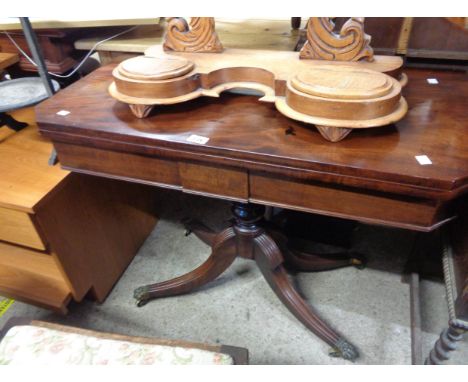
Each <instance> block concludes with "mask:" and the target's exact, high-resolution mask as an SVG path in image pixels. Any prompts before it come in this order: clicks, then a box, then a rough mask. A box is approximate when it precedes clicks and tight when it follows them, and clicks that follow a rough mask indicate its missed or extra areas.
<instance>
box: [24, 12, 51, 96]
mask: <svg viewBox="0 0 468 382" xmlns="http://www.w3.org/2000/svg"><path fill="white" fill-rule="evenodd" d="M19 19H20V22H21V26H22V28H23V32H24V36H25V37H26V41H27V42H28V46H29V50H30V51H31V54H32V56H33V59H34V62H35V63H36V65H37V70H38V72H39V75H40V76H41V79H42V82H43V84H44V87H45V89H46V92H47V94H48V95H49V97H52V96H53V95H54V93H55V92H54V86H53V85H52V80H51V79H50V76H49V73H47V67H46V64H45V62H44V57H43V56H42V52H41V48H40V47H39V43H38V42H37V37H36V34H35V33H34V31H33V29H32V26H31V22H30V21H29V18H28V17H20V18H19Z"/></svg>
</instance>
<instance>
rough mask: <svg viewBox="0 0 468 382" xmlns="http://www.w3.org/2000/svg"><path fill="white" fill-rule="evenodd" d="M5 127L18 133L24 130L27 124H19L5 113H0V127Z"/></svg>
mask: <svg viewBox="0 0 468 382" xmlns="http://www.w3.org/2000/svg"><path fill="white" fill-rule="evenodd" d="M4 125H6V126H7V127H9V128H10V129H12V130H14V131H20V130H22V129H24V128H25V127H26V126H28V124H27V123H26V122H20V121H17V120H16V119H14V118H13V117H12V116H11V115H9V114H7V113H0V127H2V126H4Z"/></svg>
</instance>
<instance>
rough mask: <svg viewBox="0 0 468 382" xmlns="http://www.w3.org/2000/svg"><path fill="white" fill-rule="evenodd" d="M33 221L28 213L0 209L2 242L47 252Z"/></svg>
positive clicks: (0, 237) (0, 238) (0, 236)
mask: <svg viewBox="0 0 468 382" xmlns="http://www.w3.org/2000/svg"><path fill="white" fill-rule="evenodd" d="M33 219H34V217H33V216H31V215H29V214H28V213H27V212H23V211H17V210H12V209H9V208H3V207H0V240H3V241H8V242H10V243H15V244H20V245H24V246H26V247H31V248H35V249H39V250H45V249H46V246H45V244H44V242H43V241H42V239H41V237H40V236H39V233H38V232H37V230H36V227H35V226H34V223H33Z"/></svg>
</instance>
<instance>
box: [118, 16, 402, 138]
mask: <svg viewBox="0 0 468 382" xmlns="http://www.w3.org/2000/svg"><path fill="white" fill-rule="evenodd" d="M332 26H333V24H332V23H331V21H330V20H329V19H328V18H317V19H314V18H311V20H310V21H309V28H308V33H307V36H308V41H307V42H306V44H305V45H304V47H303V49H302V50H301V52H300V54H299V57H300V58H301V60H300V59H299V57H298V54H297V53H294V52H273V51H260V50H241V49H226V50H225V51H224V52H223V53H222V54H218V52H220V51H221V50H222V49H223V48H222V46H221V43H220V42H219V39H218V37H217V35H216V33H215V31H214V20H213V19H211V18H194V20H192V21H191V23H190V26H189V25H188V24H187V23H184V22H183V21H181V20H180V19H171V20H170V21H169V28H168V31H167V33H166V41H165V42H164V44H163V45H162V46H155V47H152V48H149V49H148V50H147V51H146V52H145V55H144V56H139V57H134V58H131V59H128V60H126V61H124V62H122V63H121V64H120V65H119V66H118V67H117V68H116V69H115V70H114V72H113V77H114V82H113V83H112V84H111V86H110V88H109V91H110V94H111V95H112V96H113V97H114V98H116V99H118V100H120V101H122V102H125V103H127V104H129V105H130V108H131V110H132V112H133V113H134V115H136V116H137V117H138V118H144V117H146V116H148V115H149V113H150V112H151V110H152V109H153V107H154V106H155V105H168V104H175V103H180V102H184V101H188V100H191V99H194V98H197V97H200V96H209V97H219V95H220V93H221V92H223V91H225V90H228V89H232V88H247V89H253V90H257V91H260V92H262V93H263V94H264V96H263V97H261V98H260V100H261V101H264V102H272V103H274V104H275V106H276V108H277V109H278V111H279V112H281V113H282V114H284V115H286V116H287V117H289V118H291V119H294V120H298V121H302V122H305V123H308V124H314V125H316V127H317V128H318V130H319V131H320V133H321V134H322V135H323V136H324V137H325V138H326V139H327V140H329V141H332V142H337V141H340V140H342V139H343V138H344V137H346V135H348V134H349V133H350V132H351V130H352V129H356V128H369V127H376V126H384V125H388V124H390V123H394V122H396V121H398V120H400V119H401V118H403V116H404V115H405V114H406V112H407V109H408V106H407V104H406V101H405V100H404V98H403V97H402V96H401V88H402V85H404V84H405V82H406V78H405V76H402V73H401V66H402V60H401V58H399V57H386V56H375V57H374V56H373V52H372V49H371V48H370V46H369V41H370V37H369V36H367V35H366V34H365V33H364V30H363V19H362V18H353V19H350V20H349V22H348V23H346V24H345V25H344V26H343V28H342V30H341V33H340V35H337V34H336V33H335V32H334V31H333V29H332ZM163 49H164V50H166V52H164V51H163ZM200 52H203V54H200ZM398 79H400V81H401V83H400V82H399V81H398Z"/></svg>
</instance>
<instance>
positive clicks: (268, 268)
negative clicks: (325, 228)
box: [134, 203, 358, 360]
mask: <svg viewBox="0 0 468 382" xmlns="http://www.w3.org/2000/svg"><path fill="white" fill-rule="evenodd" d="M232 211H233V215H234V217H235V223H234V226H233V227H232V228H227V229H225V230H223V231H222V232H221V233H219V234H215V233H214V232H213V231H212V230H210V229H209V228H208V227H206V226H204V225H203V224H202V223H199V222H196V221H186V222H185V225H186V228H187V230H188V232H190V231H191V232H193V233H194V234H195V235H197V236H198V237H199V238H200V239H201V240H202V241H204V242H205V243H208V244H209V245H211V247H212V253H211V255H210V257H209V258H208V259H207V260H206V261H205V262H204V263H203V264H202V265H201V266H200V267H198V268H196V269H195V270H193V271H192V272H189V273H187V274H185V275H183V276H180V277H177V278H175V279H173V280H169V281H165V282H161V283H156V284H152V285H146V286H143V287H140V288H137V289H136V290H135V293H134V297H135V298H136V299H137V300H138V306H142V305H144V304H146V303H147V302H148V301H149V300H151V299H154V298H158V297H167V296H174V295H178V294H183V293H188V292H190V291H192V290H194V289H196V288H198V287H200V286H202V285H204V284H206V283H208V282H210V281H212V280H214V279H215V278H216V277H217V276H219V275H220V274H221V273H222V272H224V271H225V270H226V269H227V268H228V267H229V266H230V265H231V264H232V262H233V261H234V259H235V258H236V257H237V256H240V257H243V258H246V259H250V260H254V261H255V262H256V264H257V265H258V267H259V268H260V270H261V272H262V274H263V276H264V277H265V279H266V280H267V282H268V284H269V285H270V286H271V288H272V289H273V290H274V292H275V293H276V295H277V296H278V298H279V299H280V300H281V301H282V302H283V304H284V305H285V306H286V307H287V308H288V309H289V311H290V312H291V313H292V314H294V315H295V316H296V318H297V319H298V320H299V321H301V322H302V323H303V324H304V325H305V326H306V327H307V328H308V329H310V330H311V331H312V332H313V333H314V334H315V335H317V336H318V337H319V338H321V339H322V340H323V341H325V342H326V343H327V344H329V345H330V346H331V347H332V349H333V350H332V352H331V355H333V356H338V357H343V358H345V359H348V360H354V359H356V358H357V357H358V352H357V350H356V349H355V348H354V346H353V345H351V344H350V343H349V342H348V341H346V340H345V339H344V338H343V337H341V336H340V335H339V334H337V333H336V332H335V331H334V330H333V329H331V327H330V326H329V325H328V324H327V323H325V322H324V321H323V320H322V319H321V318H320V317H319V316H318V315H317V314H316V313H315V312H314V311H313V310H312V309H311V308H310V307H309V306H308V305H307V303H306V302H305V301H304V299H303V298H302V297H301V296H300V295H299V293H298V292H297V291H296V289H295V288H294V286H293V285H292V283H291V282H290V281H289V279H288V277H287V273H286V270H285V267H284V263H285V258H284V257H283V254H282V251H281V250H280V248H281V246H284V245H285V239H284V238H283V239H282V238H281V237H280V234H278V233H276V235H275V236H276V237H277V240H278V241H280V242H283V243H282V245H278V244H277V242H276V241H275V240H274V239H273V237H272V236H270V235H269V233H267V231H266V230H265V229H264V228H263V227H262V224H261V221H262V218H263V214H264V212H265V209H264V207H263V206H258V205H253V204H243V203H235V204H234V205H233V208H232ZM338 257H339V256H338ZM338 257H337V258H336V259H335V262H333V261H331V262H328V263H327V264H325V265H326V266H324V260H323V259H322V258H319V257H317V259H318V260H317V263H316V264H318V265H317V266H316V267H315V268H314V270H317V269H325V268H329V267H330V268H335V267H337V266H342V265H349V264H350V261H349V259H345V260H346V261H345V263H344V262H343V259H341V258H338ZM311 262H312V263H313V260H312V261H311V260H310V259H308V263H307V264H309V266H311V265H310V264H311Z"/></svg>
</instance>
